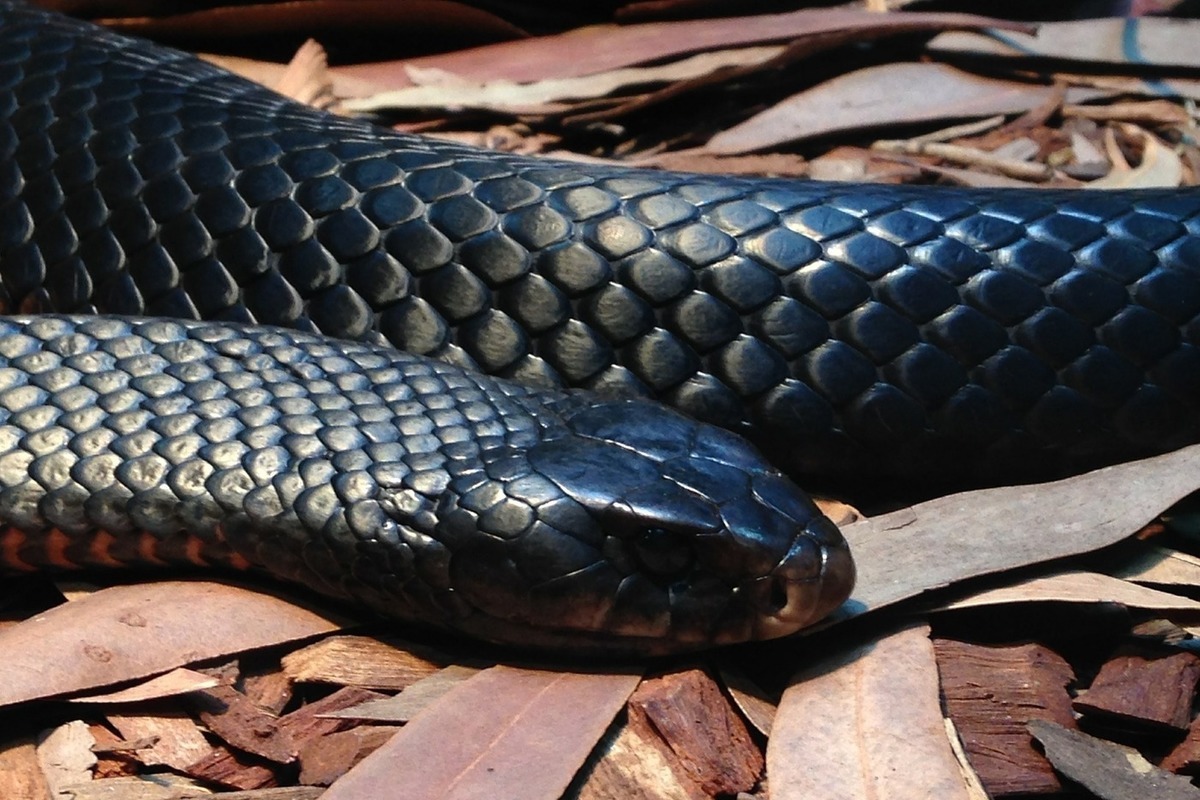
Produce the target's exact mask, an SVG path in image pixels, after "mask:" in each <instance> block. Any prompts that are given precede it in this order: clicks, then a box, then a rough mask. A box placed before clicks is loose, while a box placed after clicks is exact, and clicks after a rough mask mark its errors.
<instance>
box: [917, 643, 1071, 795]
mask: <svg viewBox="0 0 1200 800" xmlns="http://www.w3.org/2000/svg"><path fill="white" fill-rule="evenodd" d="M933 644H934V651H935V652H936V653H937V663H938V672H939V674H940V675H941V683H942V697H943V698H944V699H945V708H946V713H947V714H948V715H949V716H950V719H952V720H953V721H954V726H955V728H956V729H957V730H958V732H959V735H960V737H961V739H962V742H963V748H964V750H965V751H966V754H967V757H968V758H969V759H970V763H971V766H972V767H973V769H974V771H975V773H976V774H977V775H978V776H979V779H980V781H982V783H983V785H984V787H985V788H986V789H987V790H988V792H989V793H990V794H992V795H996V796H1000V795H1010V794H1026V793H1028V794H1045V793H1049V792H1055V791H1059V790H1060V789H1061V788H1062V785H1061V784H1060V783H1059V781H1058V778H1057V777H1056V776H1055V774H1054V770H1053V769H1052V768H1051V767H1050V764H1049V762H1047V761H1046V759H1045V758H1044V757H1043V756H1042V755H1041V754H1040V753H1039V752H1037V751H1036V750H1035V749H1034V748H1033V741H1032V739H1031V738H1030V736H1029V732H1028V730H1026V727H1025V724H1026V723H1027V722H1029V720H1031V719H1051V720H1054V721H1055V722H1058V723H1059V724H1061V725H1064V726H1066V727H1070V728H1074V727H1075V721H1074V717H1073V715H1072V713H1071V697H1070V695H1069V694H1068V693H1067V686H1068V684H1070V683H1072V682H1073V681H1074V680H1075V674H1074V672H1073V671H1072V670H1071V667H1070V665H1069V664H1067V662H1066V661H1064V660H1063V659H1062V657H1061V656H1059V655H1058V654H1056V653H1054V652H1053V651H1051V650H1048V649H1047V648H1045V647H1043V646H1041V645H1037V644H1026V645H1018V646H1008V647H999V646H985V645H976V644H969V643H966V642H959V641H954V640H951V639H935V640H934V643H933Z"/></svg>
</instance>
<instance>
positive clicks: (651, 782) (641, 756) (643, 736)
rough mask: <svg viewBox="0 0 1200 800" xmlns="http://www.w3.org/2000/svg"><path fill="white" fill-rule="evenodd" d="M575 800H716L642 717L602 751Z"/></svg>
mask: <svg viewBox="0 0 1200 800" xmlns="http://www.w3.org/2000/svg"><path fill="white" fill-rule="evenodd" d="M576 785H577V786H578V791H576V792H575V793H573V794H572V793H568V795H567V797H568V798H573V800H711V797H712V795H710V794H709V793H708V792H705V791H704V790H703V789H701V788H700V786H699V785H697V783H696V782H695V781H693V780H692V779H691V778H690V777H688V774H687V771H686V770H685V769H684V768H683V766H682V765H681V764H680V763H679V759H678V758H676V757H675V754H674V753H672V752H671V749H670V748H669V747H667V743H666V742H664V741H663V740H662V737H661V736H659V735H658V733H657V732H656V731H655V730H654V726H653V725H651V724H650V722H649V720H647V719H646V718H645V717H643V716H641V715H635V716H632V717H628V718H626V720H625V721H624V722H623V723H621V724H620V725H618V726H617V727H616V729H615V730H612V731H610V732H609V733H608V734H607V735H606V736H605V737H604V739H603V741H601V742H600V744H599V745H598V746H597V747H596V754H595V756H594V757H593V758H592V760H591V761H590V762H589V764H588V765H587V766H586V767H585V768H584V770H583V771H582V772H581V773H580V778H579V780H578V781H577V782H576Z"/></svg>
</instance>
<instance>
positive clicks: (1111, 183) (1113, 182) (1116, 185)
mask: <svg viewBox="0 0 1200 800" xmlns="http://www.w3.org/2000/svg"><path fill="white" fill-rule="evenodd" d="M1122 127H1123V128H1124V129H1125V130H1126V132H1127V133H1129V134H1130V135H1133V136H1137V137H1140V138H1141V140H1142V142H1143V149H1142V163H1140V164H1138V165H1137V166H1136V167H1133V168H1132V169H1125V170H1122V169H1120V168H1119V165H1117V166H1114V169H1113V171H1112V172H1110V173H1108V175H1106V176H1104V177H1103V178H1099V179H1097V180H1094V181H1090V182H1088V183H1086V184H1084V185H1085V186H1086V187H1087V188H1089V189H1151V188H1154V187H1159V186H1165V187H1175V186H1178V185H1179V184H1180V183H1181V182H1182V181H1183V163H1182V162H1181V161H1180V160H1179V156H1177V155H1175V153H1173V152H1172V151H1171V150H1170V149H1169V148H1167V147H1166V145H1164V144H1162V142H1160V141H1159V140H1158V137H1157V136H1155V135H1153V134H1152V133H1150V132H1149V131H1144V130H1142V129H1141V128H1138V127H1136V126H1133V125H1128V124H1127V125H1123V126H1122Z"/></svg>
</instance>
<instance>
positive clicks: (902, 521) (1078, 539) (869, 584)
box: [839, 445, 1200, 618]
mask: <svg viewBox="0 0 1200 800" xmlns="http://www.w3.org/2000/svg"><path fill="white" fill-rule="evenodd" d="M1198 485H1200V445H1194V446H1192V447H1186V448H1183V449H1182V450H1177V451H1175V452H1173V453H1167V454H1166V455H1162V456H1156V457H1154V458H1148V459H1144V460H1142V461H1133V462H1130V463H1127V464H1118V465H1116V466H1112V467H1106V468H1104V469H1100V470H1096V471H1094V472H1089V473H1087V474H1085V475H1078V476H1076V477H1073V478H1067V479H1066V480H1061V481H1055V482H1053V483H1044V484H1038V485H1033V486H1008V487H1001V488H998V489H983V490H980V491H974V492H964V493H962V494H956V495H951V496H949V497H943V498H939V499H937V500H931V501H929V502H927V503H922V504H920V505H918V506H913V507H912V508H908V509H903V510H901V511H895V512H892V513H891V514H885V515H883V516H879V517H874V518H872V519H868V520H864V521H862V522H857V523H855V524H853V525H849V526H847V527H846V528H845V529H843V531H842V532H843V533H844V534H845V536H846V539H847V541H849V542H850V547H851V550H852V551H853V552H854V556H855V562H856V564H857V566H858V584H857V587H856V588H855V590H854V594H853V595H851V598H850V600H849V601H848V602H847V604H846V605H844V606H843V607H842V610H841V611H840V612H839V617H840V618H845V617H849V616H857V615H859V614H862V613H864V612H866V611H868V610H871V609H876V608H879V607H881V606H885V605H889V604H891V603H895V602H898V601H900V600H903V599H905V598H908V597H913V596H915V595H918V594H921V593H922V592H926V591H929V590H932V589H937V588H942V587H945V586H948V585H950V584H952V583H956V582H958V581H962V580H966V579H967V578H972V577H976V576H979V575H987V574H991V573H995V572H1001V571H1003V570H1009V569H1015V568H1017V567H1022V566H1028V565H1029V564H1037V563H1041V562H1044V561H1051V560H1053V559H1056V558H1063V557H1065V556H1070V555H1079V554H1081V553H1086V552H1090V551H1093V550H1099V549H1101V548H1103V547H1107V546H1108V545H1111V544H1115V543H1116V542H1118V541H1120V540H1121V539H1124V538H1126V537H1127V536H1131V535H1133V534H1134V533H1136V532H1137V531H1138V530H1140V529H1141V527H1142V526H1143V525H1145V524H1146V523H1147V522H1148V521H1150V520H1151V519H1153V518H1154V517H1155V516H1157V515H1158V514H1160V513H1161V512H1162V511H1164V510H1165V509H1167V508H1169V507H1170V506H1171V505H1173V504H1174V503H1176V502H1178V501H1179V500H1180V499H1182V498H1183V497H1186V496H1187V495H1188V494H1190V493H1192V492H1193V491H1195V490H1196V488H1197V486H1198Z"/></svg>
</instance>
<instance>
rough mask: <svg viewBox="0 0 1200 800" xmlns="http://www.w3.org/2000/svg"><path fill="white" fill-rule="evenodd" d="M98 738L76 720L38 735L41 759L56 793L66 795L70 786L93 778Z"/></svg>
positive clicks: (44, 771)
mask: <svg viewBox="0 0 1200 800" xmlns="http://www.w3.org/2000/svg"><path fill="white" fill-rule="evenodd" d="M95 743H96V740H95V739H94V738H93V737H92V732H91V731H90V730H88V726H87V723H85V722H82V721H80V720H72V721H71V722H66V723H63V724H62V725H59V726H58V727H56V728H52V729H50V730H48V731H46V732H45V733H44V734H43V735H42V736H40V737H39V738H38V744H37V760H38V765H39V766H40V767H41V770H42V775H43V776H45V778H46V783H48V784H49V785H50V791H51V794H52V796H54V797H58V796H59V795H62V794H65V792H66V791H67V790H68V789H69V787H71V786H73V785H76V784H81V783H87V782H88V781H90V780H91V779H92V767H94V766H95V765H96V755H95V754H94V753H93V752H92V745H94V744H95Z"/></svg>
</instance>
